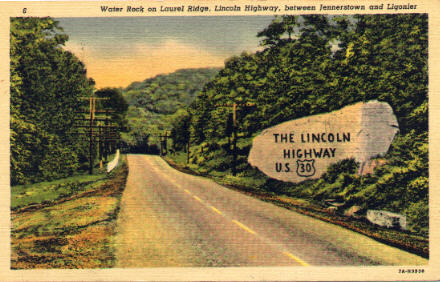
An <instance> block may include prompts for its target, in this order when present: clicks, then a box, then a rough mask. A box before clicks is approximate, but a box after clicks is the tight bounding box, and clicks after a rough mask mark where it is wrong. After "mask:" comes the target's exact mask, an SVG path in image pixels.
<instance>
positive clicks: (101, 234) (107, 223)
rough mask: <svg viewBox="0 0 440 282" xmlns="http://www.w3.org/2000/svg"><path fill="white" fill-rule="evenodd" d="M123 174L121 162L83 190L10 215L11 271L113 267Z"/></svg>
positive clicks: (29, 206) (123, 185)
mask: <svg viewBox="0 0 440 282" xmlns="http://www.w3.org/2000/svg"><path fill="white" fill-rule="evenodd" d="M127 174H128V167H127V165H126V163H125V162H124V163H123V164H122V165H121V166H120V167H118V168H117V170H116V171H115V172H114V173H112V174H111V175H110V176H109V177H108V178H107V179H106V180H105V181H104V182H102V183H98V184H97V185H91V188H90V189H89V190H87V191H84V192H81V193H78V194H75V195H70V196H67V197H62V198H58V199H56V200H54V201H50V202H43V203H40V204H33V205H28V206H25V207H22V208H20V209H17V210H15V211H13V212H11V218H12V230H11V245H12V248H11V249H12V254H11V268H12V269H32V268H107V267H112V266H114V263H115V258H114V249H113V247H112V240H113V236H114V235H115V227H116V223H115V222H116V217H117V214H118V212H119V202H120V197H121V194H122V192H123V190H124V187H125V182H126V179H127Z"/></svg>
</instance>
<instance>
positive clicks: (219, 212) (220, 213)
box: [210, 206, 223, 215]
mask: <svg viewBox="0 0 440 282" xmlns="http://www.w3.org/2000/svg"><path fill="white" fill-rule="evenodd" d="M210 208H211V209H212V210H213V211H215V212H216V213H218V214H219V215H223V213H222V212H221V211H219V210H218V209H216V208H215V207H214V206H210Z"/></svg>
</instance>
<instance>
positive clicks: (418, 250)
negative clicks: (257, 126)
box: [164, 154, 429, 258]
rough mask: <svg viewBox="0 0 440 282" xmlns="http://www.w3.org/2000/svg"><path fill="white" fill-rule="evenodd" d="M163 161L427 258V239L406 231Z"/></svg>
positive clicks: (176, 159)
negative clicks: (374, 223)
mask: <svg viewBox="0 0 440 282" xmlns="http://www.w3.org/2000/svg"><path fill="white" fill-rule="evenodd" d="M164 159H165V161H167V162H168V164H170V165H171V166H172V167H174V168H176V169H178V170H180V171H182V172H185V173H190V174H194V175H200V176H204V177H208V178H211V179H212V180H214V181H215V182H217V183H219V184H221V185H223V186H226V187H228V188H230V189H233V190H236V191H239V192H241V193H244V194H247V195H250V196H253V197H256V198H258V199H260V200H263V201H266V202H271V203H273V204H275V205H277V206H280V207H283V208H286V209H289V210H293V211H296V212H299V213H302V214H305V215H308V216H312V217H314V218H317V219H320V220H323V221H327V222H330V223H333V224H336V225H339V226H343V227H345V228H348V229H350V230H353V231H355V232H358V233H361V234H363V235H366V236H368V237H370V238H373V239H375V240H377V241H379V242H382V243H385V244H388V245H391V246H394V247H397V248H400V249H403V250H406V251H408V252H411V253H414V254H417V255H419V256H422V257H424V258H428V257H429V240H428V239H427V238H424V237H422V236H417V235H414V234H410V233H409V232H403V231H399V230H393V229H386V228H381V227H378V226H373V225H372V224H370V223H369V222H367V221H366V220H365V219H357V218H353V217H348V216H343V215H339V214H337V213H334V212H331V211H329V210H328V209H326V208H324V207H322V206H320V205H317V204H315V203H313V202H310V201H308V200H306V199H298V198H293V197H288V196H286V195H283V194H281V193H280V194H276V193H274V192H268V191H266V190H264V189H261V188H259V183H258V182H259V179H245V178H242V177H233V176H228V177H225V176H216V175H212V174H208V173H204V172H203V171H200V170H199V169H198V167H197V166H196V165H194V164H189V165H188V164H186V158H185V156H184V154H176V155H174V156H172V158H171V157H165V158H164Z"/></svg>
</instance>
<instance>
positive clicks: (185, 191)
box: [183, 189, 191, 195]
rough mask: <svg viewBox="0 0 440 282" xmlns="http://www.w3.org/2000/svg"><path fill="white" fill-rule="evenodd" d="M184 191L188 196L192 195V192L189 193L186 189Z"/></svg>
mask: <svg viewBox="0 0 440 282" xmlns="http://www.w3.org/2000/svg"><path fill="white" fill-rule="evenodd" d="M183 191H185V193H186V194H189V195H191V192H190V191H188V190H186V189H184V190H183Z"/></svg>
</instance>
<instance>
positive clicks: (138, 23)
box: [56, 16, 273, 88]
mask: <svg viewBox="0 0 440 282" xmlns="http://www.w3.org/2000/svg"><path fill="white" fill-rule="evenodd" d="M272 19H273V17H272V16H254V17H249V16H246V17H241V16H221V17H220V16H209V17H208V16H200V17H122V18H119V17H118V18H115V17H114V18H57V19H56V20H58V21H59V22H60V26H61V27H63V28H64V32H65V33H66V34H68V35H69V41H68V42H67V44H66V49H68V50H70V51H72V52H73V53H75V54H76V56H77V57H78V58H80V60H81V61H83V62H84V63H85V65H86V68H87V73H88V76H89V77H92V78H93V79H95V81H96V87H97V88H101V87H107V86H110V87H119V86H122V87H125V86H128V85H129V84H130V83H131V82H134V81H142V80H144V79H146V78H149V77H153V76H156V75H158V74H162V73H170V72H173V71H175V70H178V69H182V68H198V67H222V66H223V65H224V61H225V59H227V58H229V57H231V56H234V55H240V54H241V53H242V52H243V51H248V52H254V51H256V50H257V49H259V48H260V47H259V41H260V39H259V38H257V37H256V35H257V33H258V32H259V31H261V30H263V29H264V28H265V27H266V26H267V25H269V23H270V22H271V21H272Z"/></svg>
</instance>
